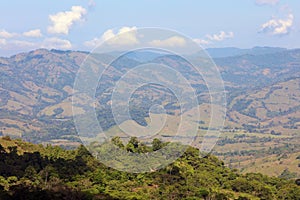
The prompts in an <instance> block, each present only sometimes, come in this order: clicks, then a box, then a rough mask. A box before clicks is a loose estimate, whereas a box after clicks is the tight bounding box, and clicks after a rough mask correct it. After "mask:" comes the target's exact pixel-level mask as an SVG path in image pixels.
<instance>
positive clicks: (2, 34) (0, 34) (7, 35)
mask: <svg viewBox="0 0 300 200" xmlns="http://www.w3.org/2000/svg"><path fill="white" fill-rule="evenodd" d="M17 35H18V34H16V33H9V32H7V31H6V30H0V37H2V38H12V37H15V36H17Z"/></svg>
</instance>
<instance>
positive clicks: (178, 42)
mask: <svg viewBox="0 0 300 200" xmlns="http://www.w3.org/2000/svg"><path fill="white" fill-rule="evenodd" d="M150 45H153V46H157V47H178V46H180V47H182V46H185V45H186V41H185V39H184V38H182V37H179V36H173V37H170V38H167V39H165V40H153V41H151V42H150Z"/></svg>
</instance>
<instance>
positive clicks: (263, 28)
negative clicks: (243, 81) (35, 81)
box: [0, 0, 300, 56]
mask: <svg viewBox="0 0 300 200" xmlns="http://www.w3.org/2000/svg"><path fill="white" fill-rule="evenodd" d="M299 9H300V1H298V0H63V1H62V0H60V1H59V0H43V1H36V0H23V1H17V0H10V1H3V2H2V3H1V6H0V56H11V55H13V54H16V53H19V52H26V51H30V50H34V49H38V48H47V49H61V50H84V51H90V50H92V49H93V48H95V47H96V46H97V44H99V42H101V41H104V40H105V39H107V38H109V37H113V36H115V35H116V34H118V33H122V32H125V31H128V30H135V29H137V28H142V27H158V28H166V29H171V30H174V31H178V32H180V33H182V34H184V35H186V36H188V37H190V38H192V39H193V40H194V41H195V42H196V43H197V44H199V45H201V46H202V47H204V48H217V47H238V48H252V47H255V46H271V47H285V48H300V39H299V38H300V37H299V36H300V12H299ZM297 11H298V12H297ZM170 42H171V41H170ZM173 42H176V41H175V40H174V41H173Z"/></svg>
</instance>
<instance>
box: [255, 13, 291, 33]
mask: <svg viewBox="0 0 300 200" xmlns="http://www.w3.org/2000/svg"><path fill="white" fill-rule="evenodd" d="M293 23H294V15H293V14H289V15H288V17H287V19H271V20H269V21H268V22H266V23H264V24H263V25H261V31H260V32H264V33H270V34H272V35H285V34H288V33H289V32H290V30H291V27H292V26H293Z"/></svg>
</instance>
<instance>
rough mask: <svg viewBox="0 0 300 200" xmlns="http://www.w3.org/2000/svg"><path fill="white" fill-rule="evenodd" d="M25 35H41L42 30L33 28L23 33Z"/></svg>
mask: <svg viewBox="0 0 300 200" xmlns="http://www.w3.org/2000/svg"><path fill="white" fill-rule="evenodd" d="M23 35H24V36H26V37H42V36H43V35H42V32H41V30H40V29H34V30H30V31H27V32H24V33H23Z"/></svg>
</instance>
